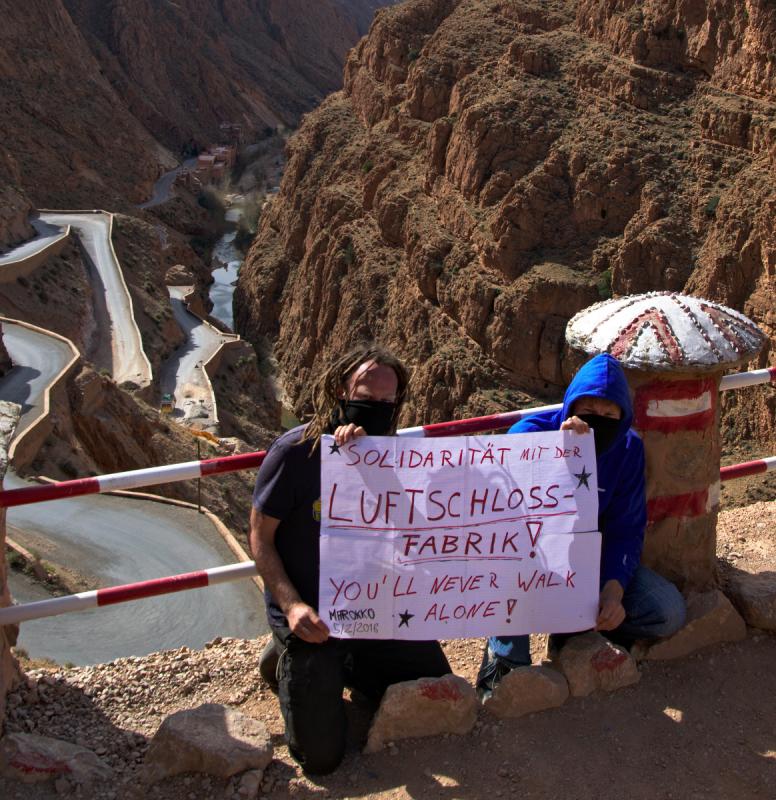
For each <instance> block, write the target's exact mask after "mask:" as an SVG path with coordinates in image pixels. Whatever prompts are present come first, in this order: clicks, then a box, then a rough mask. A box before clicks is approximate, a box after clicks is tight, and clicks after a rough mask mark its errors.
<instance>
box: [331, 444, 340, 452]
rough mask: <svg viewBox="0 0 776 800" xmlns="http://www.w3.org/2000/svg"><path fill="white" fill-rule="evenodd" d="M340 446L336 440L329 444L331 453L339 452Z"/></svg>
mask: <svg viewBox="0 0 776 800" xmlns="http://www.w3.org/2000/svg"><path fill="white" fill-rule="evenodd" d="M339 451H340V446H339V445H338V444H337V443H336V442H332V443H331V444H330V445H329V453H339Z"/></svg>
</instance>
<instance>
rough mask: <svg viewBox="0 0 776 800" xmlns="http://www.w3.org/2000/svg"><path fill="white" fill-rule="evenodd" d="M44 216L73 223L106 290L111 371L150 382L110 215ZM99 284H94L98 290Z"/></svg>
mask: <svg viewBox="0 0 776 800" xmlns="http://www.w3.org/2000/svg"><path fill="white" fill-rule="evenodd" d="M40 218H41V220H43V221H44V222H47V223H50V224H52V225H62V226H64V225H70V226H71V227H72V229H73V230H74V231H75V232H76V234H77V236H78V238H79V239H80V240H81V243H82V244H83V246H84V249H85V250H86V252H87V253H88V255H89V257H90V258H91V260H92V263H93V264H94V267H95V269H96V270H97V274H98V275H99V278H100V281H101V282H102V291H103V292H104V298H105V306H106V308H107V312H108V317H109V319H110V327H111V340H112V345H111V346H112V369H111V374H112V376H113V380H114V381H116V383H119V384H120V383H124V381H131V382H132V383H134V384H136V385H138V386H147V385H148V384H149V383H151V364H150V363H149V361H148V358H147V356H146V354H145V352H144V351H143V342H142V339H141V338H140V330H139V329H138V327H137V323H136V322H135V318H134V314H133V311H132V298H131V297H130V295H129V290H128V289H127V285H126V283H125V282H124V277H123V275H122V272H121V266H120V265H119V263H118V261H117V260H116V257H115V254H114V252H113V248H112V246H111V241H110V230H111V219H110V215H108V214H103V213H94V214H89V213H65V212H45V213H41V215H40ZM97 289H98V287H96V286H95V291H96V290H97Z"/></svg>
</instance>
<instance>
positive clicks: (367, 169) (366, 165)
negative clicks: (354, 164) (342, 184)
mask: <svg viewBox="0 0 776 800" xmlns="http://www.w3.org/2000/svg"><path fill="white" fill-rule="evenodd" d="M373 167H374V164H373V163H372V162H371V161H365V162H364V163H363V164H362V165H361V172H363V173H364V174H365V175H366V173H367V172H371V170H372V168H373Z"/></svg>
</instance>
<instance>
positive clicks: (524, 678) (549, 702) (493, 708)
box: [483, 667, 569, 718]
mask: <svg viewBox="0 0 776 800" xmlns="http://www.w3.org/2000/svg"><path fill="white" fill-rule="evenodd" d="M568 696H569V685H568V682H567V681H566V679H565V678H564V677H563V675H561V674H560V673H559V672H558V671H557V670H554V669H550V668H549V667H517V668H516V669H513V670H512V671H511V672H510V673H509V674H507V675H505V676H504V677H503V678H502V679H501V681H500V682H499V684H498V685H497V686H496V688H495V689H494V690H493V694H492V695H491V696H490V697H488V698H487V699H486V700H485V702H484V703H483V705H484V707H485V708H486V709H487V710H488V711H489V712H490V713H491V714H495V715H496V716H497V717H502V718H506V717H522V716H523V715H524V714H532V713H534V712H535V711H544V710H545V709H547V708H557V707H558V706H560V705H563V703H565V702H566V699H567V698H568Z"/></svg>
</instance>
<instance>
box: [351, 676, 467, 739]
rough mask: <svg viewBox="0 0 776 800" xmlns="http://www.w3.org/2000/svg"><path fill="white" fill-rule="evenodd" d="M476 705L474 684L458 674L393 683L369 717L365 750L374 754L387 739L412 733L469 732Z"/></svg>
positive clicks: (407, 736) (422, 734)
mask: <svg viewBox="0 0 776 800" xmlns="http://www.w3.org/2000/svg"><path fill="white" fill-rule="evenodd" d="M478 707H479V703H478V701H477V694H476V692H475V691H474V689H473V687H472V686H471V685H470V684H469V683H468V682H467V681H466V680H464V679H463V678H461V677H460V676H458V675H445V676H444V677H443V678H420V679H419V680H416V681H404V682H403V683H395V684H393V686H389V687H388V690H387V691H386V693H385V695H384V696H383V700H382V702H381V703H380V708H378V709H377V713H376V714H375V717H374V719H373V720H372V726H371V728H370V729H369V738H368V740H367V743H366V747H365V748H364V752H366V753H375V752H377V751H378V750H380V748H381V747H382V746H383V745H384V744H385V743H386V742H390V741H394V740H396V739H407V738H409V737H411V736H438V735H439V734H441V733H458V734H464V733H468V732H469V731H470V730H471V729H472V727H473V725H474V722H475V720H476V719H477V709H478Z"/></svg>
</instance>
